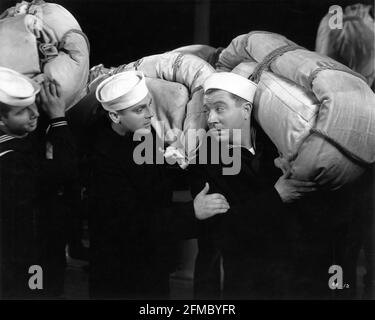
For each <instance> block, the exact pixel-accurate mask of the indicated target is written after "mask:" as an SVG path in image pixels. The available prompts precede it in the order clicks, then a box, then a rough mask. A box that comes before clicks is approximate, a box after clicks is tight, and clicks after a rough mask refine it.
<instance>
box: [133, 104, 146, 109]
mask: <svg viewBox="0 0 375 320" xmlns="http://www.w3.org/2000/svg"><path fill="white" fill-rule="evenodd" d="M146 107H147V104H145V103H144V104H140V105H139V106H136V107H135V108H134V109H139V108H146Z"/></svg>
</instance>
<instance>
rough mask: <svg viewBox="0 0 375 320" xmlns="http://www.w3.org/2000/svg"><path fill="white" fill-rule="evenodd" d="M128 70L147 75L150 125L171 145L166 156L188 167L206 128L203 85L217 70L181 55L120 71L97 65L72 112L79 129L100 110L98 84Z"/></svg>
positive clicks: (149, 59) (165, 56)
mask: <svg viewBox="0 0 375 320" xmlns="http://www.w3.org/2000/svg"><path fill="white" fill-rule="evenodd" d="M127 70H139V71H142V72H143V74H144V75H145V77H146V84H147V87H148V89H149V91H150V93H151V96H152V97H153V104H152V106H151V107H152V110H153V112H154V114H155V117H153V118H152V120H151V124H152V126H153V127H154V129H155V131H156V133H157V134H158V135H159V136H160V138H162V139H164V140H165V142H166V143H167V144H168V145H169V146H170V147H169V149H167V150H166V154H167V155H168V154H170V155H171V157H173V158H175V159H176V160H178V163H179V164H180V166H181V167H183V168H185V167H186V166H187V165H188V164H189V161H190V160H191V159H192V158H193V157H194V156H195V150H196V148H197V146H198V145H199V143H200V139H201V134H202V131H199V129H202V128H203V129H204V128H206V117H205V114H204V113H203V89H202V85H203V82H204V81H205V79H206V78H207V77H208V76H209V75H210V74H211V73H213V72H215V70H214V69H213V68H212V67H211V66H210V65H209V64H208V63H207V62H206V61H204V60H202V59H200V58H199V57H197V56H193V55H189V54H186V55H185V54H182V53H180V52H168V53H164V54H159V55H153V56H148V57H144V58H142V59H139V60H137V61H135V62H131V63H129V64H124V65H121V66H119V67H117V68H105V67H103V66H102V65H99V66H96V67H94V68H92V70H91V75H90V80H91V83H90V85H89V86H88V94H87V95H86V97H84V98H83V99H82V100H81V101H80V102H79V103H78V104H77V105H76V106H75V107H74V108H73V109H72V110H70V112H69V116H70V117H71V119H72V121H73V123H74V124H75V125H76V126H77V125H87V124H88V123H89V122H90V119H92V118H93V115H94V114H95V112H96V110H97V108H99V107H100V105H99V103H98V102H97V101H96V99H95V89H96V87H97V86H98V85H99V83H100V82H101V81H103V80H104V79H106V78H108V77H109V76H110V75H112V74H116V73H118V72H122V71H127ZM189 129H193V130H189Z"/></svg>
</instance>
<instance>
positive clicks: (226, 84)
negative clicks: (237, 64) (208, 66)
mask: <svg viewBox="0 0 375 320" xmlns="http://www.w3.org/2000/svg"><path fill="white" fill-rule="evenodd" d="M203 89H204V92H206V91H207V90H209V89H219V90H225V91H227V92H230V93H233V94H235V95H236V96H239V97H241V98H243V99H245V100H247V101H249V102H251V103H253V100H254V95H255V91H256V90H257V85H256V84H255V83H254V82H252V81H250V80H248V79H246V78H245V77H243V76H240V75H238V74H235V73H232V72H216V73H213V74H211V75H210V76H209V77H208V78H207V79H206V81H205V82H204V84H203Z"/></svg>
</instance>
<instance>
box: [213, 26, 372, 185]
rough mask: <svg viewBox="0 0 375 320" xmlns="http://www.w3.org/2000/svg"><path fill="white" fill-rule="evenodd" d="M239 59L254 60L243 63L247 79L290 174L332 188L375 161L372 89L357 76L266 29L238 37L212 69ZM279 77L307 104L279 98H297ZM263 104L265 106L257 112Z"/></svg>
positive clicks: (259, 114)
mask: <svg viewBox="0 0 375 320" xmlns="http://www.w3.org/2000/svg"><path fill="white" fill-rule="evenodd" d="M244 61H248V62H251V61H252V62H255V63H257V65H256V67H253V70H250V69H247V71H244V69H243V67H242V71H243V73H244V74H243V75H246V72H247V73H248V74H250V73H251V74H252V77H251V78H252V80H253V81H256V82H259V85H260V89H259V93H257V95H258V96H257V98H256V101H255V107H256V110H257V111H256V112H257V119H258V121H259V123H260V125H261V126H262V128H263V129H264V130H265V132H266V133H267V135H268V136H269V137H270V138H271V139H272V140H273V142H274V143H275V145H276V146H277V148H278V149H279V152H280V154H281V157H282V161H281V162H282V163H287V167H289V168H290V169H291V172H292V176H293V177H295V178H299V179H303V180H312V181H316V182H318V183H319V184H320V185H321V186H323V187H325V188H329V189H337V188H340V187H341V186H343V185H345V184H347V183H350V182H352V181H354V180H355V179H357V178H358V177H359V176H360V175H361V173H363V171H364V168H366V167H367V166H368V165H370V164H373V163H374V161H375V95H374V93H373V92H372V91H371V89H370V87H369V86H368V85H367V84H366V82H365V81H364V80H363V78H362V77H361V76H360V75H358V74H356V73H354V72H353V71H352V70H351V69H349V68H347V67H345V66H344V65H342V64H340V63H338V62H337V61H335V60H333V59H330V58H328V57H326V56H323V55H320V54H318V53H315V52H311V51H308V50H306V49H304V48H301V47H299V46H297V45H296V44H295V43H293V42H292V41H290V40H288V39H287V38H285V37H283V36H281V35H278V34H274V33H269V32H251V33H249V34H246V35H241V36H239V37H237V38H235V39H234V40H233V41H232V42H231V44H230V45H229V46H228V47H227V48H226V49H224V50H223V52H222V53H221V55H220V57H219V62H218V64H217V67H218V68H217V69H218V70H219V71H220V70H223V71H228V70H232V69H234V68H235V67H236V66H238V65H239V64H240V63H241V62H244ZM240 69H241V68H240V66H239V67H238V68H237V70H240ZM265 72H266V73H265ZM262 76H263V80H262ZM274 76H277V79H278V84H276V82H275V78H273V77H274ZM265 79H267V83H268V84H267V85H268V89H267V90H268V91H265V90H266V89H265V83H266V82H265ZM280 79H284V80H283V81H286V82H285V83H288V84H290V85H291V86H293V85H297V86H299V87H300V90H303V92H304V93H303V94H304V95H306V96H305V98H306V97H309V99H308V100H309V101H310V102H308V103H306V101H307V100H305V102H304V103H303V104H301V105H299V106H298V104H296V105H294V106H292V105H291V104H289V102H285V101H284V102H282V100H280V102H279V103H276V100H277V99H278V95H279V96H280V95H283V94H290V93H292V95H293V96H294V98H296V99H299V96H295V92H293V91H290V88H291V87H289V86H288V87H286V86H285V83H282V82H280ZM280 83H282V85H280ZM285 90H286V91H287V92H284V93H282V91H285ZM288 90H289V91H288ZM266 93H267V94H266ZM274 93H277V94H274ZM262 106H267V107H266V109H265V110H261V108H262ZM270 106H273V107H274V108H276V109H272V110H270V108H271V107H270ZM296 107H297V108H296ZM293 108H294V109H295V110H293ZM267 110H268V111H267ZM277 115H278V116H277ZM278 136H279V137H280V138H278V139H275V137H278Z"/></svg>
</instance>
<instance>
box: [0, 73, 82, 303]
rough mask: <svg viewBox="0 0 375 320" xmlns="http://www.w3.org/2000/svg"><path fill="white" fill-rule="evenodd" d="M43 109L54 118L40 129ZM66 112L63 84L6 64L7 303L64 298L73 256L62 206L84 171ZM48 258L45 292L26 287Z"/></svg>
mask: <svg viewBox="0 0 375 320" xmlns="http://www.w3.org/2000/svg"><path fill="white" fill-rule="evenodd" d="M38 107H39V108H40V109H38ZM39 110H43V111H44V112H45V115H46V117H48V118H49V119H48V120H49V121H48V124H47V123H43V124H40V125H41V128H38V129H41V130H38V132H36V131H37V130H36V129H37V126H39V124H38V118H39ZM64 115H65V103H64V100H63V98H62V96H61V88H60V86H59V85H58V84H57V83H56V82H55V81H53V80H46V81H44V82H43V84H42V85H38V84H37V83H35V82H34V81H33V80H31V79H29V78H27V77H25V76H24V75H22V74H20V73H18V72H16V71H14V70H11V69H8V68H4V67H0V168H1V170H0V182H1V192H0V208H1V209H0V220H1V221H2V223H0V234H1V236H2V245H3V247H4V248H7V250H0V264H1V268H2V270H3V275H6V277H2V286H0V295H1V296H2V297H4V298H5V299H17V298H18V299H25V298H27V299H28V298H35V297H37V296H39V295H40V294H42V295H43V296H44V297H48V298H56V297H57V296H58V295H60V294H61V293H62V290H63V284H64V272H63V271H64V270H65V267H66V266H65V261H64V259H60V257H65V242H64V241H65V237H64V235H65V234H66V227H65V221H64V219H61V217H60V216H61V212H62V211H61V210H65V207H64V209H62V207H60V206H61V199H62V198H64V199H65V198H66V197H65V195H64V196H62V194H61V190H64V188H65V187H66V186H69V188H70V185H71V183H73V182H75V179H77V171H78V169H77V167H76V163H77V162H76V152H75V145H74V140H73V137H72V135H71V133H70V130H69V127H68V123H67V120H66V118H65V117H64ZM44 125H46V127H47V125H48V129H47V130H45V128H44ZM63 186H64V188H63ZM69 188H68V189H69ZM56 208H61V209H59V210H56ZM35 212H38V215H37V216H35ZM56 214H58V215H60V216H59V217H58V218H57V216H56ZM35 225H37V226H38V228H35ZM36 239H39V240H38V241H36ZM42 248H44V249H43V250H41V249H42ZM41 255H42V260H43V261H44V267H46V269H48V271H47V272H48V277H44V279H43V281H44V282H43V290H42V291H43V292H41V291H40V290H30V289H29V288H28V286H27V285H25V279H26V278H25V277H26V275H27V270H28V268H29V267H30V266H31V265H37V264H39V263H40V256H41ZM44 267H43V268H44ZM43 270H45V269H43ZM26 281H27V280H26Z"/></svg>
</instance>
